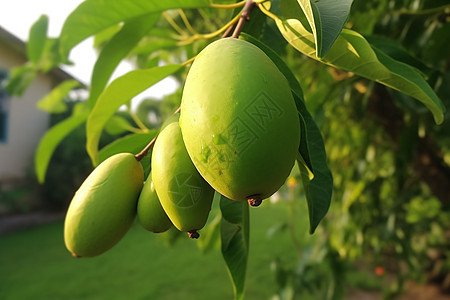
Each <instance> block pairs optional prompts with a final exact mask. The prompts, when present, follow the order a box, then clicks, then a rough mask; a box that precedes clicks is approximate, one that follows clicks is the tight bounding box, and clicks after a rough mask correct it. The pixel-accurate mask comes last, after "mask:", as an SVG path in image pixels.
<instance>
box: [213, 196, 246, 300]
mask: <svg viewBox="0 0 450 300" xmlns="http://www.w3.org/2000/svg"><path fill="white" fill-rule="evenodd" d="M248 207H249V205H248V203H247V202H241V201H233V200H230V199H228V198H226V197H224V196H222V197H221V198H220V209H221V211H222V224H221V241H222V256H223V258H224V260H225V263H226V265H227V269H228V273H229V275H230V277H231V282H232V284H233V290H234V296H235V300H243V299H244V291H245V276H246V272H247V260H248V251H249V208H248Z"/></svg>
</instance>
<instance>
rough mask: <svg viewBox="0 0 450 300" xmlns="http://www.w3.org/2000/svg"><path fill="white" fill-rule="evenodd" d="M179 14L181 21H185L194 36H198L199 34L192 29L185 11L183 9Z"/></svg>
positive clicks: (179, 10)
mask: <svg viewBox="0 0 450 300" xmlns="http://www.w3.org/2000/svg"><path fill="white" fill-rule="evenodd" d="M178 13H179V14H180V17H181V20H183V23H184V26H186V28H187V30H189V32H190V33H192V34H198V32H197V31H195V29H194V28H193V27H192V25H191V23H190V22H189V20H188V18H187V17H186V14H185V13H184V11H183V10H182V9H178Z"/></svg>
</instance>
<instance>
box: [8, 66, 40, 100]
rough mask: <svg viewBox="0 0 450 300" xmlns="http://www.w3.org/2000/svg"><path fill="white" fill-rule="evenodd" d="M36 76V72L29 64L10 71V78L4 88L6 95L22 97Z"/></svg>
mask: <svg viewBox="0 0 450 300" xmlns="http://www.w3.org/2000/svg"><path fill="white" fill-rule="evenodd" d="M36 75H37V71H36V70H35V68H34V66H32V65H31V64H29V63H27V64H24V65H21V66H18V67H15V68H13V69H11V72H10V77H9V79H8V81H7V82H6V86H5V88H6V90H7V91H8V94H9V95H17V96H22V94H23V93H24V92H25V90H26V89H27V88H28V86H29V85H30V84H31V82H33V80H34V78H35V77H36Z"/></svg>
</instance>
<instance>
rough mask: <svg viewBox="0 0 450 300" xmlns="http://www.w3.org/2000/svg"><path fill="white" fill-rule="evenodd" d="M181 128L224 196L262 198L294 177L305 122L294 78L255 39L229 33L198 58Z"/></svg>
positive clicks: (186, 93)
mask: <svg viewBox="0 0 450 300" xmlns="http://www.w3.org/2000/svg"><path fill="white" fill-rule="evenodd" d="M180 126H181V132H182V135H183V139H184V143H185V145H186V149H187V151H188V153H189V156H190V157H191V159H192V161H193V163H194V165H195V166H196V168H197V170H198V171H199V172H200V174H201V175H202V176H203V178H205V180H206V181H207V182H208V183H209V184H210V185H211V186H212V187H213V188H214V189H215V190H216V191H218V192H219V193H221V194H222V195H224V196H226V197H228V198H230V199H232V200H237V201H249V203H250V204H251V205H254V206H256V205H259V204H260V203H261V200H262V199H265V198H268V197H270V196H271V195H272V194H273V193H275V192H276V191H277V190H278V189H279V188H280V187H281V185H283V183H284V182H285V180H286V178H287V177H288V176H289V173H290V171H291V170H292V167H293V166H294V163H295V159H296V156H297V152H298V147H299V143H300V121H299V117H298V113H297V108H296V106H295V102H294V99H293V96H292V93H291V89H290V87H289V84H288V81H287V80H286V78H285V77H284V76H283V74H282V73H281V72H280V71H279V70H278V68H277V66H276V65H275V64H274V63H273V62H272V60H271V59H270V58H269V57H268V56H267V55H266V54H265V53H264V52H263V51H262V50H260V49H259V48H258V47H256V46H254V45H253V44H251V43H249V42H246V41H243V40H239V39H234V38H224V39H220V40H217V41H215V42H213V43H211V44H209V45H208V46H207V47H206V48H204V49H203V50H202V51H201V52H200V53H199V54H198V55H197V57H196V59H195V60H194V62H193V64H192V67H191V69H190V70H189V74H188V76H187V78H186V82H185V86H184V89H183V96H182V103H181V117H180Z"/></svg>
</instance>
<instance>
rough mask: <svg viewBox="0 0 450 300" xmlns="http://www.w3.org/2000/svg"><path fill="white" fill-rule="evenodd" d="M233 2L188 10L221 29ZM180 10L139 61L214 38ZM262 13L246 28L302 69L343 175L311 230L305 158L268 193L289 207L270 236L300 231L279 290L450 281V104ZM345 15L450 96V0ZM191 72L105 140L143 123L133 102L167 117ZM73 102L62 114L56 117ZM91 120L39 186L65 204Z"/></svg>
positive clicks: (335, 168) (290, 293)
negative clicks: (335, 61)
mask: <svg viewBox="0 0 450 300" xmlns="http://www.w3.org/2000/svg"><path fill="white" fill-rule="evenodd" d="M272 5H273V6H276V5H278V1H273V4H272ZM232 13H233V12H230V11H228V10H214V9H202V10H192V11H190V10H186V11H185V12H184V14H185V16H186V17H187V18H188V19H189V20H190V22H191V24H192V26H193V27H194V28H196V30H197V31H198V32H212V31H214V30H215V29H216V28H217V27H220V24H223V23H224V22H225V21H224V20H228V19H229V18H230V16H231V14H232ZM254 17H255V18H258V16H254ZM171 22H175V23H176V24H178V25H179V26H180V27H183V17H182V15H181V14H180V12H179V11H172V12H170V13H169V14H168V15H167V16H166V18H162V19H161V21H160V22H159V23H158V26H156V27H155V28H154V29H152V38H149V39H144V40H143V41H142V42H141V43H140V44H139V45H138V46H137V47H136V49H134V50H133V51H132V53H131V55H130V57H129V59H130V60H131V61H133V62H135V63H136V65H137V66H138V67H141V68H147V67H151V66H155V65H157V64H158V63H160V62H161V61H163V62H165V63H180V62H183V61H185V60H186V59H188V58H190V57H192V56H193V55H195V54H196V53H197V52H198V51H200V50H201V49H202V48H203V47H204V46H205V45H207V44H208V41H206V40H199V41H196V42H194V43H192V44H189V45H186V46H184V47H179V46H177V44H176V43H174V40H173V39H171V38H169V37H172V36H174V35H177V34H180V32H176V30H174V28H173V25H171V24H170V23H171ZM255 22H262V23H263V26H261V27H258V28H255V27H252V26H250V25H247V26H246V28H245V29H244V31H245V32H247V33H249V34H253V35H258V37H259V38H260V39H261V40H262V41H263V42H264V43H266V44H267V45H270V46H271V47H273V48H274V49H275V50H277V53H278V54H279V55H280V56H282V57H283V59H284V61H285V62H286V63H287V64H288V65H289V67H290V68H291V70H292V71H293V72H294V74H295V75H296V77H297V79H298V80H299V82H300V84H301V86H302V88H303V92H304V94H305V100H306V104H307V107H308V109H309V111H310V112H311V114H312V115H313V117H314V119H315V121H316V122H317V124H318V125H319V128H320V130H321V132H322V135H323V138H324V141H325V147H326V150H327V155H328V161H329V166H330V168H331V170H332V173H333V177H334V190H333V199H332V205H331V208H330V211H329V212H328V214H327V216H326V218H325V219H324V220H323V222H322V223H321V225H320V226H319V227H318V230H317V232H316V233H315V234H314V235H312V236H310V235H309V234H308V233H307V231H308V228H307V227H308V224H307V220H306V219H307V216H306V215H307V214H306V212H305V209H306V207H305V203H304V202H305V197H304V191H303V190H302V188H301V187H300V185H299V184H298V183H299V182H300V181H301V178H300V175H299V174H298V171H297V170H296V169H294V171H293V173H292V175H291V177H290V179H289V180H288V182H287V184H286V185H285V186H284V187H283V188H282V190H280V191H279V192H278V193H277V194H275V195H274V196H273V197H272V198H271V200H270V201H271V202H277V201H278V202H282V203H285V205H287V207H288V208H289V209H287V210H286V215H285V217H284V218H281V219H274V220H272V223H273V224H272V226H271V227H270V228H269V230H268V231H267V236H273V235H276V234H279V233H280V232H284V233H288V234H289V237H290V241H291V244H290V246H289V247H287V248H286V249H285V252H286V253H289V254H286V253H285V254H283V255H280V254H273V255H272V256H271V264H270V267H271V270H272V271H273V272H272V275H273V278H272V279H273V282H275V284H276V290H277V293H276V295H274V297H273V299H279V300H289V299H342V298H346V295H347V293H348V292H349V289H351V288H363V289H369V290H378V291H381V292H382V294H383V297H384V298H385V299H396V298H397V297H399V296H400V295H401V294H402V293H404V292H405V287H406V286H407V284H408V282H410V280H413V281H416V282H419V283H425V282H428V283H430V282H431V283H436V284H437V285H438V286H439V287H440V289H441V291H442V292H443V293H450V251H449V250H448V249H450V210H449V204H450V190H449V187H450V167H449V165H450V126H449V121H450V120H449V119H450V112H449V111H448V110H447V112H446V114H445V121H444V123H443V125H440V126H437V125H435V123H434V121H433V118H432V116H431V114H430V113H429V111H428V110H427V109H426V108H425V107H424V106H423V105H422V104H421V103H419V102H418V101H416V100H414V99H413V98H411V97H409V96H406V95H404V94H401V93H399V92H396V91H393V90H391V89H389V88H386V87H385V86H381V85H379V84H377V83H374V82H371V81H368V80H366V79H363V78H361V77H358V76H355V75H354V74H352V73H346V72H343V71H340V70H337V69H334V68H332V67H327V66H325V65H323V64H321V63H319V62H317V61H314V60H311V59H309V58H307V57H306V56H303V55H302V54H300V53H299V52H297V51H296V50H295V49H293V48H292V47H291V46H289V45H287V44H286V42H285V41H284V39H283V38H282V37H281V35H280V34H279V33H278V32H277V29H276V27H275V25H274V23H273V21H272V20H270V19H267V18H261V19H256V20H255ZM346 27H348V28H352V29H354V30H356V31H358V32H360V33H362V34H363V35H364V36H365V37H366V38H367V39H368V40H369V41H370V42H371V44H372V45H373V46H375V47H377V48H380V49H382V50H384V51H385V52H387V53H389V55H391V56H392V57H395V58H396V59H398V60H400V61H403V62H405V63H408V64H410V65H412V66H414V67H415V68H417V69H418V70H420V72H421V73H422V74H423V75H424V76H425V77H426V79H427V81H428V82H429V84H430V85H431V87H432V88H433V89H434V90H435V91H436V93H437V95H438V96H439V98H440V99H441V100H442V101H443V102H444V104H445V106H446V107H447V108H449V107H450V52H449V51H448V49H450V4H449V2H448V0H433V1H430V0H402V1H398V0H395V1H394V0H370V1H358V0H356V1H354V3H353V6H352V10H351V13H350V18H349V20H348V22H347V24H346ZM261 28H263V29H261ZM118 29H119V28H118V27H114V28H110V29H108V30H106V31H104V32H103V33H101V34H99V35H97V36H96V39H95V46H96V47H97V48H98V49H101V48H102V46H103V45H104V44H105V43H106V42H107V41H108V40H109V39H110V38H111V37H112V36H113V34H114V33H115V32H117V30H118ZM155 44H157V45H158V46H157V48H152V47H154V46H155ZM155 49H156V50H155ZM184 76H185V73H183V72H180V73H177V74H176V75H175V76H174V78H175V79H176V80H177V81H178V82H179V86H180V88H179V89H178V90H177V91H176V92H175V93H174V94H173V95H170V96H166V97H164V98H163V99H162V100H161V99H145V100H144V101H142V102H141V103H140V104H139V105H138V106H137V109H136V111H134V112H130V110H126V109H125V110H121V111H120V112H118V113H117V114H116V116H117V117H118V118H120V119H121V120H125V121H118V122H116V124H115V125H116V126H114V125H111V126H110V127H109V129H110V130H107V132H108V133H107V134H105V135H103V137H102V138H103V140H102V142H101V143H102V145H107V144H108V143H110V142H112V141H113V140H114V139H116V138H118V137H122V136H125V135H126V134H127V132H128V131H127V130H126V128H128V127H129V126H128V125H127V124H133V126H134V125H136V124H135V123H134V122H135V120H136V119H135V118H134V117H133V116H132V115H133V114H134V115H135V116H137V118H138V119H139V120H141V121H142V123H143V124H144V126H145V127H146V128H148V129H157V128H159V126H160V125H161V123H162V122H163V121H164V120H165V119H166V118H167V117H168V116H169V115H170V114H172V112H173V111H175V109H176V108H177V107H178V106H179V103H180V99H181V92H182V85H183V82H184ZM71 101H72V102H73V100H71ZM76 101H79V99H78V100H76ZM69 103H70V101H69ZM69 114H70V111H68V112H66V113H64V114H58V115H54V116H53V121H54V122H55V123H56V122H58V121H59V120H62V119H63V118H65V117H67V115H69ZM124 124H125V125H124ZM84 130H85V128H84V127H83V126H81V127H80V128H78V129H77V130H76V131H74V132H73V133H71V134H70V135H69V136H68V137H67V138H66V139H65V140H64V142H63V143H62V144H61V145H60V146H59V148H58V150H57V151H56V152H55V154H54V156H53V158H52V161H51V164H50V167H49V171H48V174H47V178H46V182H45V184H44V185H43V186H41V191H42V195H43V198H44V199H45V201H46V202H47V205H48V207H51V208H55V209H61V208H63V207H66V206H67V204H68V201H70V199H71V197H72V195H73V193H74V191H75V189H76V188H77V187H78V186H79V185H80V183H81V182H82V181H83V179H84V178H85V176H86V175H87V174H88V173H89V172H90V170H91V168H92V166H91V165H90V161H89V158H88V156H87V154H86V152H85V149H84V145H85V138H86V137H85V133H84ZM267 201H269V200H267ZM252 213H255V214H256V212H252ZM210 219H214V216H211V217H210ZM209 224H210V227H209V229H208V228H206V230H205V231H207V230H217V224H216V223H214V222H212V221H210V222H209ZM211 224H212V225H211ZM214 226H215V227H214ZM213 227H214V228H213ZM211 228H212V229H211ZM211 236H215V235H214V234H211ZM216 237H217V238H218V235H217V236H216ZM205 244H208V243H205ZM211 244H214V242H211V243H209V245H211ZM205 247H206V246H205ZM251 251H256V249H253V250H251ZM269 254H270V251H269ZM411 299H412V298H411Z"/></svg>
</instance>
